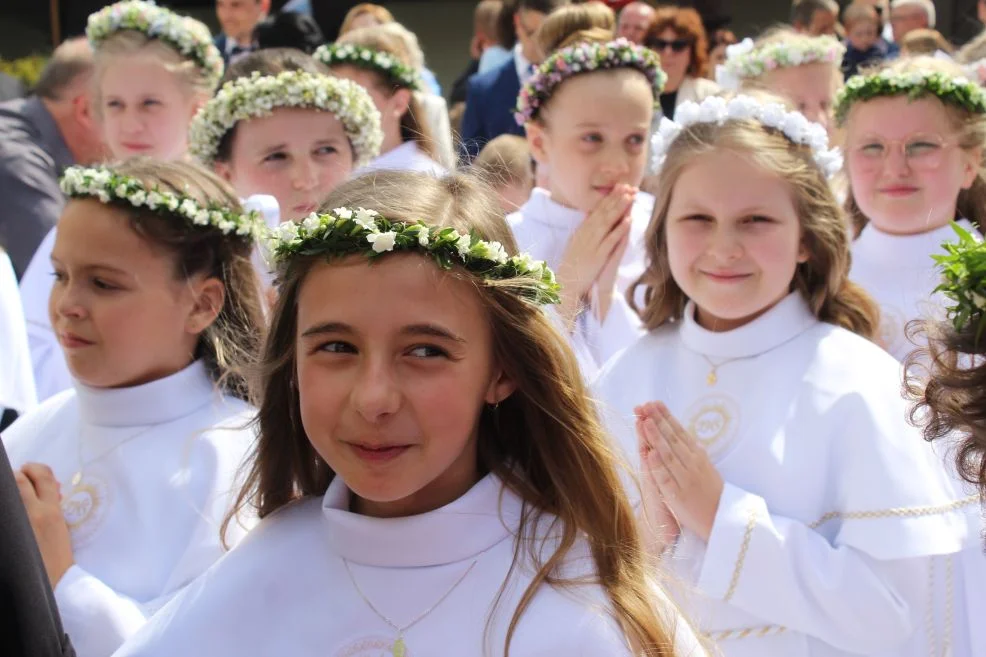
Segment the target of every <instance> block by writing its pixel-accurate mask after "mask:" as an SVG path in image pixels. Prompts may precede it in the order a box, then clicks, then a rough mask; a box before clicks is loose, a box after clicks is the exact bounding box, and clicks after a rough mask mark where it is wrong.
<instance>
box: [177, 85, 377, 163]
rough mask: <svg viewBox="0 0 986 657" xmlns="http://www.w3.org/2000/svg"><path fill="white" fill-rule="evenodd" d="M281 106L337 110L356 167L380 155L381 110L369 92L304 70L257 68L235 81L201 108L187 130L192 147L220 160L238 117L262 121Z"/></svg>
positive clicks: (203, 156)
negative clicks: (265, 70) (266, 70)
mask: <svg viewBox="0 0 986 657" xmlns="http://www.w3.org/2000/svg"><path fill="white" fill-rule="evenodd" d="M280 107H300V108H311V109H316V110H321V111H323V112H329V113H331V114H335V115H336V117H338V119H339V120H340V121H341V122H342V127H343V129H344V130H345V131H346V136H347V137H348V138H349V141H350V143H351V144H352V145H353V153H354V155H355V159H356V166H357V167H361V166H364V165H366V164H369V163H370V160H372V159H373V158H375V157H376V156H377V155H379V154H380V146H381V144H383V131H382V129H381V127H380V112H378V111H377V108H376V105H374V104H373V99H372V98H370V94H368V93H367V92H366V90H365V89H364V88H363V87H361V86H359V85H358V84H356V83H355V82H351V81H350V80H341V79H339V78H334V77H331V76H328V75H316V74H312V73H306V72H304V71H285V72H283V73H279V74H277V75H276V76H274V75H261V74H260V73H259V72H256V71H255V72H254V73H253V74H252V75H251V76H249V77H242V78H238V79H236V80H231V81H230V82H227V83H226V84H224V85H223V86H222V88H221V89H220V90H219V91H218V92H216V95H215V96H214V97H213V98H212V99H211V100H210V101H209V102H208V103H206V104H205V106H203V107H202V109H200V110H199V112H198V114H196V115H195V118H194V119H193V120H192V124H191V125H190V126H189V128H188V142H189V146H188V148H189V151H190V152H191V153H192V155H194V156H195V157H197V158H198V159H199V160H201V161H202V162H205V163H206V164H210V165H211V164H212V163H213V162H215V160H216V155H217V152H218V150H219V143H220V142H221V141H222V139H223V137H224V136H226V133H228V132H229V131H230V130H232V129H233V126H235V125H236V124H237V123H238V122H239V121H245V120H249V119H257V118H260V117H264V116H270V114H271V113H272V112H273V111H274V110H275V109H277V108H280Z"/></svg>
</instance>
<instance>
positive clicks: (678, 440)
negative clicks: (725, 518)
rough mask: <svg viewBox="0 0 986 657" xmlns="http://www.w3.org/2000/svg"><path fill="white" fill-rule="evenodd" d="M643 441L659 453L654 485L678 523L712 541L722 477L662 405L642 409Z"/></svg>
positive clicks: (648, 405) (690, 436)
mask: <svg viewBox="0 0 986 657" xmlns="http://www.w3.org/2000/svg"><path fill="white" fill-rule="evenodd" d="M640 410H641V411H642V415H643V417H642V418H641V419H640V420H639V424H640V425H641V428H642V431H643V437H644V439H645V440H646V442H647V443H648V445H649V446H650V448H651V449H652V450H654V451H656V453H657V456H656V458H653V459H651V462H652V463H653V464H654V466H655V468H654V482H655V484H656V485H657V487H658V489H659V490H660V492H661V495H662V496H663V498H664V501H665V502H666V503H667V505H668V508H669V509H670V510H671V512H672V513H673V514H674V516H675V518H677V520H678V523H679V524H680V525H681V526H682V527H685V528H687V529H689V530H691V531H693V532H695V533H696V534H698V535H699V536H700V537H702V539H703V540H705V541H708V540H709V535H710V534H711V533H712V525H713V523H714V522H715V517H716V512H717V511H718V510H719V499H720V498H721V497H722V489H723V480H722V475H720V474H719V471H718V470H716V468H715V466H714V465H712V461H710V460H709V457H708V455H707V454H706V453H705V450H704V449H703V448H702V446H701V445H699V444H698V441H696V440H695V438H694V436H692V435H691V434H690V433H688V432H687V431H686V430H685V428H684V427H682V426H681V424H679V422H678V420H676V419H675V418H674V416H672V415H671V412H670V411H669V410H668V408H667V407H666V406H665V405H664V404H662V403H660V402H650V403H647V404H644V405H643V406H641V407H640Z"/></svg>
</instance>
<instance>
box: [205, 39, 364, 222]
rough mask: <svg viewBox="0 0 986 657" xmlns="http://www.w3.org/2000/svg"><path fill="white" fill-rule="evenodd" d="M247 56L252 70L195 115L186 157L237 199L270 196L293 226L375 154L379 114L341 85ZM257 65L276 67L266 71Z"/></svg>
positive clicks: (354, 89)
mask: <svg viewBox="0 0 986 657" xmlns="http://www.w3.org/2000/svg"><path fill="white" fill-rule="evenodd" d="M302 56H303V57H305V58H306V59H307V60H308V61H309V63H310V66H312V67H316V66H319V65H318V64H316V63H315V62H314V61H313V60H311V58H310V57H307V56H306V55H302ZM248 57H251V58H256V60H251V62H250V64H251V65H255V66H256V67H257V68H254V69H253V71H252V73H249V74H245V75H243V76H242V77H238V78H234V79H230V80H228V81H227V82H226V83H225V84H223V86H222V87H221V88H220V89H219V91H218V92H217V93H216V95H215V97H213V98H212V99H211V100H210V101H209V102H208V103H206V105H205V106H204V107H203V108H202V110H201V111H200V112H199V113H198V115H196V117H195V120H194V121H193V122H192V126H191V128H190V142H191V146H190V148H191V152H192V154H193V155H195V156H196V157H197V158H198V159H199V160H200V161H202V162H203V163H205V164H207V165H208V166H211V167H213V168H214V169H215V170H216V172H217V173H219V175H220V176H222V177H223V178H225V179H226V180H228V181H229V182H230V184H231V185H232V186H233V188H234V189H235V190H236V193H237V194H239V195H240V196H241V197H247V196H251V195H253V194H270V195H271V196H274V197H275V198H276V199H277V202H278V206H279V207H280V213H281V219H284V220H288V221H297V220H300V219H303V218H304V217H306V216H308V215H309V214H311V213H312V212H314V211H315V210H317V209H318V208H319V206H320V205H321V204H322V202H323V201H324V200H325V198H326V197H327V196H328V195H329V194H330V193H331V192H332V190H333V189H335V188H336V187H337V186H338V185H339V184H341V183H342V182H343V181H345V180H346V179H347V178H348V177H349V176H350V174H351V173H352V172H353V170H354V169H355V168H357V167H359V166H362V165H364V164H367V163H368V162H370V161H371V160H372V159H373V158H374V157H376V155H377V154H378V153H379V150H380V144H381V142H382V141H383V133H382V132H381V130H380V113H379V112H378V111H377V109H376V107H375V106H374V104H373V99H372V98H371V97H370V95H369V94H368V93H367V92H366V91H365V90H364V89H363V88H362V87H360V86H359V85H358V84H355V83H353V82H351V81H349V80H341V79H338V78H334V77H330V76H328V75H325V74H322V73H314V72H310V69H309V70H303V69H300V68H298V67H294V66H290V67H281V64H280V63H278V62H266V61H265V60H264V58H275V57H278V55H277V54H265V53H264V52H261V53H256V54H255V55H250V56H248ZM244 59H246V58H244ZM245 64H246V62H241V63H238V64H237V65H236V66H239V67H240V68H241V70H242V69H243V66H245ZM265 68H266V69H268V70H270V69H273V70H278V68H280V70H279V72H277V73H272V74H266V73H265V72H263V71H264V69H265ZM246 70H250V69H246Z"/></svg>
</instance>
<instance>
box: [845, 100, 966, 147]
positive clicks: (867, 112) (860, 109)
mask: <svg viewBox="0 0 986 657" xmlns="http://www.w3.org/2000/svg"><path fill="white" fill-rule="evenodd" d="M891 117H892V120H889V119H891ZM846 127H847V128H848V130H849V132H868V133H878V134H881V135H887V136H891V137H893V136H895V135H907V134H911V133H914V132H942V131H947V130H949V129H951V125H950V122H949V117H948V113H947V111H946V108H945V105H944V103H942V102H941V101H940V100H938V99H937V98H935V97H933V96H925V97H922V98H909V97H908V96H906V95H903V94H902V95H898V96H883V97H879V98H873V99H870V100H865V101H861V102H858V103H856V104H855V105H854V107H853V108H852V110H851V111H850V113H849V117H848V119H847V122H846Z"/></svg>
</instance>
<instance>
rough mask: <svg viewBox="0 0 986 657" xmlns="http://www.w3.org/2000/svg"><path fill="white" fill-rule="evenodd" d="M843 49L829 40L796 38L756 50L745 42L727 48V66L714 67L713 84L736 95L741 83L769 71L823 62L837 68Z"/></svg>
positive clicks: (824, 38)
mask: <svg viewBox="0 0 986 657" xmlns="http://www.w3.org/2000/svg"><path fill="white" fill-rule="evenodd" d="M845 53H846V47H845V46H844V45H842V44H841V43H839V42H838V41H836V40H835V39H833V38H832V37H830V36H817V37H810V36H798V37H794V38H790V39H784V40H782V41H775V42H772V43H767V44H765V45H763V46H760V47H759V48H758V47H757V46H756V45H755V44H754V42H753V39H750V38H746V39H743V40H742V41H741V42H739V43H737V44H733V45H731V46H727V47H726V63H725V64H721V65H719V66H717V67H716V83H718V85H719V86H720V87H722V88H723V89H726V90H729V91H736V90H738V89H739V88H740V85H741V84H742V83H743V80H745V79H750V78H759V77H760V76H761V75H763V74H765V73H767V72H768V71H773V70H775V69H779V68H787V67H789V66H801V65H803V64H814V63H818V62H823V63H827V64H834V65H835V66H839V64H840V63H841V62H842V56H843V55H845Z"/></svg>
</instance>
